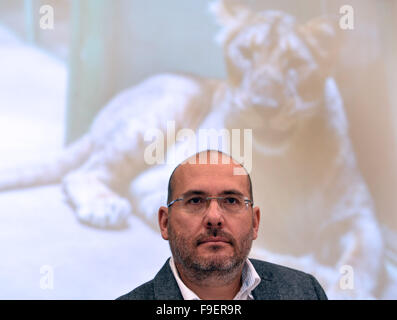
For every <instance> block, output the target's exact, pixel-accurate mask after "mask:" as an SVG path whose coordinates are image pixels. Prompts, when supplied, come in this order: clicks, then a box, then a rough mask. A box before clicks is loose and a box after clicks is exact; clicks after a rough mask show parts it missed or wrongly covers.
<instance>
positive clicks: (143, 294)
mask: <svg viewBox="0 0 397 320" xmlns="http://www.w3.org/2000/svg"><path fill="white" fill-rule="evenodd" d="M153 282H154V281H153V280H150V281H148V282H146V283H144V284H142V285H140V286H139V287H137V288H135V289H134V290H132V291H130V292H128V293H126V294H124V295H122V296H120V297H118V298H117V299H116V300H154V284H153Z"/></svg>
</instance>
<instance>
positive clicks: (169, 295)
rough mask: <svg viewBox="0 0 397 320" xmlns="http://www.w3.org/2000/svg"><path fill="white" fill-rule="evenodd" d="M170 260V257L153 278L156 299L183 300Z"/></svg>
mask: <svg viewBox="0 0 397 320" xmlns="http://www.w3.org/2000/svg"><path fill="white" fill-rule="evenodd" d="M169 262H170V258H168V259H167V261H166V262H165V264H164V265H163V267H162V268H161V269H160V271H159V272H158V273H157V275H156V276H155V277H154V279H153V282H154V283H153V285H154V299H155V300H183V297H182V293H181V291H180V290H179V287H178V284H177V282H176V280H175V277H174V275H173V273H172V270H171V267H170V263H169Z"/></svg>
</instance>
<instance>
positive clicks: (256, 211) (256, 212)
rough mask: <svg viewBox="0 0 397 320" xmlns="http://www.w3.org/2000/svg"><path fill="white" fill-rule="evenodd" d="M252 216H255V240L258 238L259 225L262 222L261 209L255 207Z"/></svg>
mask: <svg viewBox="0 0 397 320" xmlns="http://www.w3.org/2000/svg"><path fill="white" fill-rule="evenodd" d="M252 211H253V212H252V214H253V217H252V219H253V224H252V227H253V229H254V240H255V239H256V238H257V237H258V230H259V223H260V220H261V211H260V209H259V207H255V208H253V209H252Z"/></svg>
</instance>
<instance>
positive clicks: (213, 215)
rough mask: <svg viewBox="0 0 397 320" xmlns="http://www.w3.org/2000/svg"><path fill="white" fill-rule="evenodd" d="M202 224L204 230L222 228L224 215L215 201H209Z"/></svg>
mask: <svg viewBox="0 0 397 320" xmlns="http://www.w3.org/2000/svg"><path fill="white" fill-rule="evenodd" d="M203 222H204V226H205V227H206V228H214V227H216V228H221V227H223V225H224V222H225V221H224V215H223V211H222V209H221V208H220V207H219V204H218V201H217V200H216V199H211V200H210V202H209V205H208V209H207V211H206V213H205V216H204V221H203Z"/></svg>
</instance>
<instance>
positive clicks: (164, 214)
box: [158, 207, 168, 240]
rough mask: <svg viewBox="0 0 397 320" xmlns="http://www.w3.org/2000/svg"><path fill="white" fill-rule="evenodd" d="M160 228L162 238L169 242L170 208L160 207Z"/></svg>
mask: <svg viewBox="0 0 397 320" xmlns="http://www.w3.org/2000/svg"><path fill="white" fill-rule="evenodd" d="M158 219H159V227H160V231H161V236H162V237H163V239H164V240H168V208H167V207H160V209H159V213H158Z"/></svg>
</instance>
